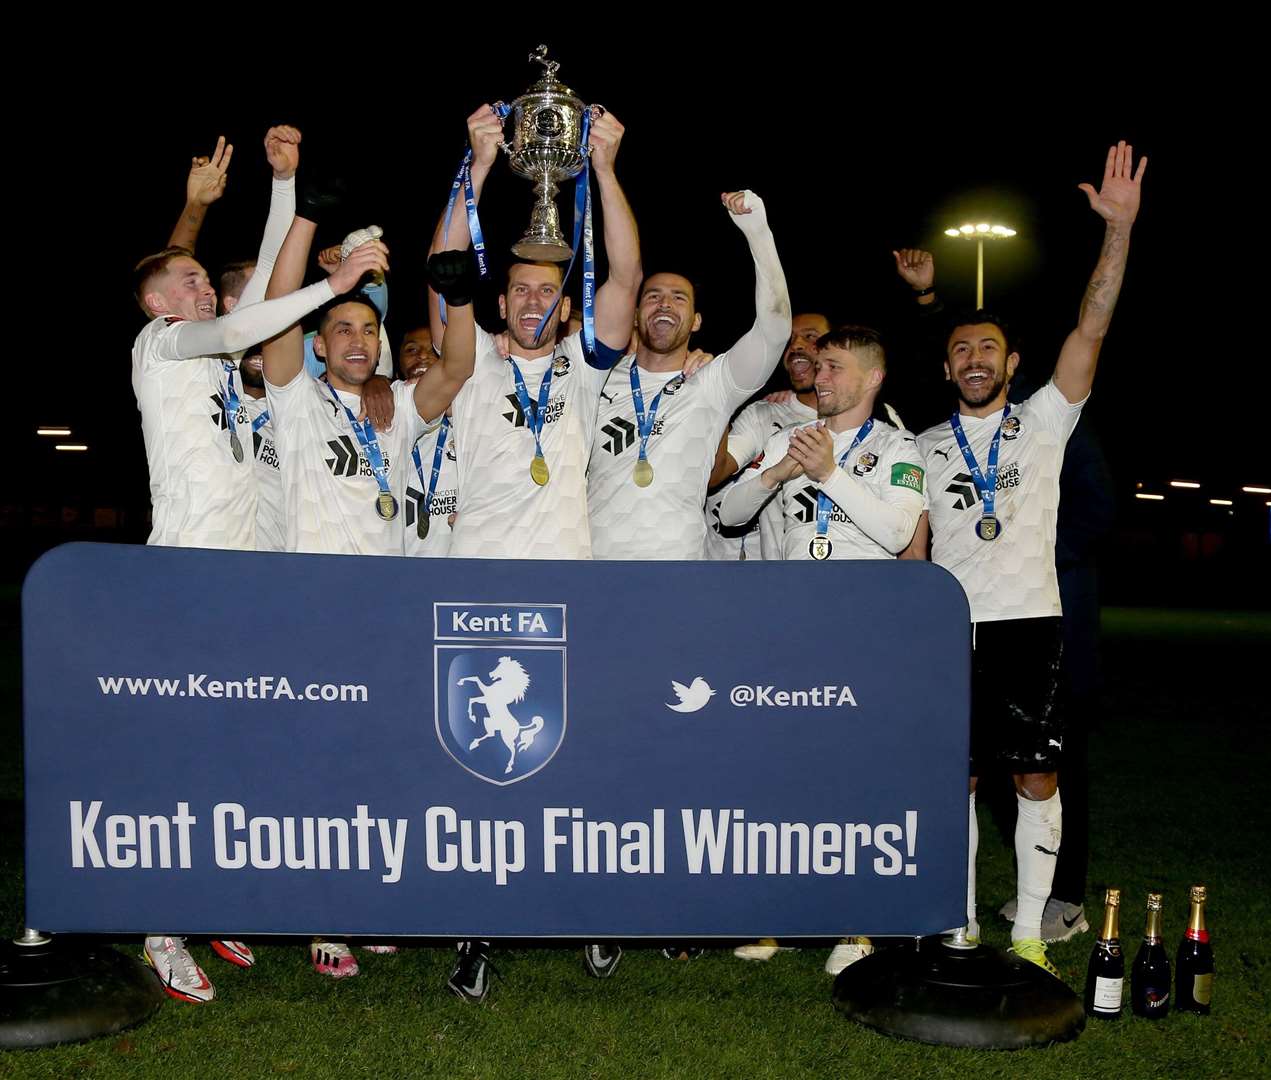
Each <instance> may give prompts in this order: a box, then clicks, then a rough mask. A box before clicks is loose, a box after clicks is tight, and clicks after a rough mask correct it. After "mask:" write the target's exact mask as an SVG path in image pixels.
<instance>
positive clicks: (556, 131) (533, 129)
mask: <svg viewBox="0 0 1271 1080" xmlns="http://www.w3.org/2000/svg"><path fill="white" fill-rule="evenodd" d="M530 59H531V60H532V61H535V62H537V63H539V64H542V65H543V77H542V78H541V79H539V81H538V82H536V83H535V84H534V85H533V86H531V87H530V88H529V90H528V91H526V92H525V93H524V94H522V95H521V96H520V97H519V98H517V99H516V100H515V101H514V102H512V105H511V113H510V115H511V120H512V141H511V143H510V144H509V143H507V142H501V143H499V146H500V147H501V148H502V149H503V150H505V151H507V155H508V159H509V161H510V162H511V164H512V171H513V172H514V173H517V174H518V175H520V176H524V177H525V178H526V179H527V180H533V181H534V194H535V195H536V196H537V200H538V201H537V202H536V203H535V204H534V212H533V214H532V215H531V217H530V227H529V229H528V230H526V233H525V235H524V236H522V237H521V239H520V240H518V241H517V242H516V243H515V244H513V245H512V254H514V255H516V256H517V257H518V258H521V259H527V260H529V261H531V262H565V261H567V260H568V259H569V258H571V257H572V256H573V254H574V249H573V248H571V247H570V246H569V243H568V242H567V241H566V239H565V236H564V234H563V233H562V232H561V231H560V215H559V214H558V213H557V212H556V192H557V187H556V185H557V183H558V182H559V181H561V180H570V179H573V178H574V177H575V176H577V175H578V174H579V173H580V172H582V171H583V166H584V164H586V161H587V154H588V153H589V152H590V149H591V148H590V147H589V146H584V145H583V141H582V130H583V113H584V112H585V111H587V110H588V108H590V109H591V112H592V116H593V117H598V116H600V115H602V114H603V112H604V110H603V109H602V108H601V107H600V106H599V105H593V106H587V105H584V104H583V103H582V102H581V101H580V100H579V99H578V98H577V97H575V96H574V92H573V91H572V90H571V89H570V88H569V87H568V86H566V85H565V84H564V83H562V82H559V81H558V80H557V78H556V72H557V70H558V69H559V68H560V64H558V63H556V61H554V60H548V59H547V46H546V45H540V46H539V47H538V48H537V49H535V50H534V52H533V53H531V54H530ZM502 105H503V103H502V102H499V103H498V104H497V105H496V106H495V108H496V110H500V111H501V106H502Z"/></svg>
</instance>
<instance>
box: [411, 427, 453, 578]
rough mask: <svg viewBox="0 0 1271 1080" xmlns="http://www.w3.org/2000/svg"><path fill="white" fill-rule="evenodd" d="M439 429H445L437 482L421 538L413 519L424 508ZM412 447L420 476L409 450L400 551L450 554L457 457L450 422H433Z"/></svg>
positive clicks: (439, 555) (435, 556)
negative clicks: (403, 545)
mask: <svg viewBox="0 0 1271 1080" xmlns="http://www.w3.org/2000/svg"><path fill="white" fill-rule="evenodd" d="M443 430H444V431H445V432H446V444H445V446H444V447H443V448H442V451H441V469H440V471H439V472H438V474H437V486H436V487H435V488H434V489H433V495H432V502H431V503H429V512H428V535H427V536H425V537H424V538H423V539H422V540H421V539H420V538H419V529H418V527H417V524H416V523H417V522H418V521H419V516H420V515H421V514H422V513H423V512H424V501H425V500H424V496H425V493H426V492H427V491H428V481H429V479H430V478H431V477H432V465H433V458H434V456H435V454H436V450H437V440H438V439H439V438H440V437H441V432H442V431H443ZM415 448H416V449H417V450H418V451H419V464H420V466H421V467H422V469H423V477H422V478H421V477H420V475H419V470H417V469H416V468H415V457H414V455H413V454H412V455H411V456H410V459H409V461H408V463H407V464H408V465H409V467H410V477H409V479H408V480H407V482H406V505H405V509H406V521H405V533H406V535H405V548H404V551H405V554H407V555H415V556H424V557H430V558H439V557H441V556H443V555H449V554H450V515H451V514H454V513H456V511H457V507H458V501H459V459H458V449H457V448H456V446H455V428H454V423H453V422H448V421H446V420H443V421H442V422H441V423H440V424H436V425H434V426H433V427H432V428H430V429H429V430H428V431H426V432H425V433H424V434H423V435H422V436H420V438H419V441H418V442H417V443H416V444H415Z"/></svg>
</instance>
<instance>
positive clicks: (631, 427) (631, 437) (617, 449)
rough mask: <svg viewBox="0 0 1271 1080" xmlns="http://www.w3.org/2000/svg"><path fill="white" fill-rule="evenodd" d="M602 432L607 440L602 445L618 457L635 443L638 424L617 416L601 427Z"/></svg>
mask: <svg viewBox="0 0 1271 1080" xmlns="http://www.w3.org/2000/svg"><path fill="white" fill-rule="evenodd" d="M600 434H602V435H603V436H604V437H605V441H604V442H603V443H601V445H602V446H603V447H604V448H605V449H606V450H608V451H609V453H611V454H612V455H613V456H614V457H617V456H618V455H619V454H621V453H622V452H623V451H624V450H626V449H627V448H628V447H629V446H631V445H632V444H634V443H635V440H636V426H635V424H633V423H632V422H631V421H630V420H624V419H623V418H622V417H621V416H615V417H613V418H611V419H610V420H609V421H608V423H606V424H605V425H604V426H603V427H601V429H600Z"/></svg>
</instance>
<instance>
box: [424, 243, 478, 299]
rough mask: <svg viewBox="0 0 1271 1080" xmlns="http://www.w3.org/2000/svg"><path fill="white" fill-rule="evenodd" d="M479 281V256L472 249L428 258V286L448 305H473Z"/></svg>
mask: <svg viewBox="0 0 1271 1080" xmlns="http://www.w3.org/2000/svg"><path fill="white" fill-rule="evenodd" d="M477 280H478V279H477V256H476V254H475V252H473V250H472V249H471V248H469V249H468V250H466V251H439V252H437V253H436V254H435V255H429V256H428V284H429V285H431V286H432V288H433V291H434V292H436V293H437V294H438V295H439V296H440V297H441V298H442V299H443V300H445V302H446V303H447V304H452V305H454V306H455V307H463V306H464V305H465V304H471V303H472V297H473V294H474V293H475V292H476V291H477Z"/></svg>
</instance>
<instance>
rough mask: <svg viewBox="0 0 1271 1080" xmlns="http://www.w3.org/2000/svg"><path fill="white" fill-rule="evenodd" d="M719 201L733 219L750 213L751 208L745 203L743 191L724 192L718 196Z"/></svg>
mask: <svg viewBox="0 0 1271 1080" xmlns="http://www.w3.org/2000/svg"><path fill="white" fill-rule="evenodd" d="M719 200H720V202H722V203H723V204H724V206H725V207H726V208H727V210H728V212H729V213H730V214H732V215H733V216H734V217H737V216H739V215H741V214H749V213H751V210H752V208H751V207H750V206H748V205H747V203H746V193H745V192H744V191H725V192H723V193H722V194H721V195H720V197H719Z"/></svg>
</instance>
